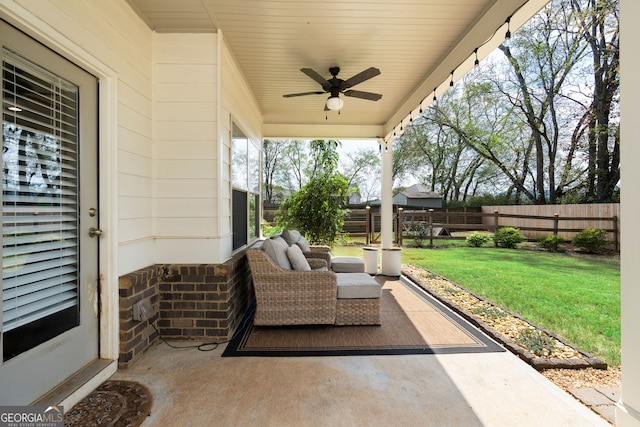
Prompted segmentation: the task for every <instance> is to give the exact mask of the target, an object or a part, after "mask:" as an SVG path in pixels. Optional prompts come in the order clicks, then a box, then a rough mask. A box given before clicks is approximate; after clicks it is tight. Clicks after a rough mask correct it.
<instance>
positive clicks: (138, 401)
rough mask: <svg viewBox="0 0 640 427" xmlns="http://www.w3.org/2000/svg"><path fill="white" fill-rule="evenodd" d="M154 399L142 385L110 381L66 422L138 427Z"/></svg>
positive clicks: (79, 404)
mask: <svg viewBox="0 0 640 427" xmlns="http://www.w3.org/2000/svg"><path fill="white" fill-rule="evenodd" d="M151 401H152V399H151V393H150V392H149V389H147V388H146V387H145V386H143V385H142V384H138V383H136V382H133V381H106V382H104V383H103V384H102V385H101V386H100V387H98V388H97V389H95V390H94V391H92V392H91V394H90V395H89V396H87V397H85V398H84V399H83V400H81V401H80V402H78V403H77V404H76V405H74V407H73V408H71V411H69V412H67V413H66V414H65V415H64V425H65V426H78V427H80V426H82V427H85V426H128V427H136V426H139V425H140V424H142V422H143V421H144V420H145V419H146V418H147V416H148V415H149V413H150V412H151Z"/></svg>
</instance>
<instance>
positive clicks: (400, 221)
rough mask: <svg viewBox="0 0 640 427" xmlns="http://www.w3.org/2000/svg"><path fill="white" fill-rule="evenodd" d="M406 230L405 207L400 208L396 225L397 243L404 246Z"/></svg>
mask: <svg viewBox="0 0 640 427" xmlns="http://www.w3.org/2000/svg"><path fill="white" fill-rule="evenodd" d="M403 231H404V208H398V225H397V226H396V244H397V245H398V246H400V247H402V233H403Z"/></svg>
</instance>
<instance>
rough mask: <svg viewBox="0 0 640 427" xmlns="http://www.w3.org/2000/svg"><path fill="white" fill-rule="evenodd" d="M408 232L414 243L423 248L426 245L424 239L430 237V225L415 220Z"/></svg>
mask: <svg viewBox="0 0 640 427" xmlns="http://www.w3.org/2000/svg"><path fill="white" fill-rule="evenodd" d="M407 233H408V234H409V237H410V238H411V239H413V244H414V245H415V246H416V247H418V248H422V247H424V241H425V240H427V239H428V238H429V225H427V224H424V223H421V222H414V223H412V224H411V225H410V226H409V230H408V231H407Z"/></svg>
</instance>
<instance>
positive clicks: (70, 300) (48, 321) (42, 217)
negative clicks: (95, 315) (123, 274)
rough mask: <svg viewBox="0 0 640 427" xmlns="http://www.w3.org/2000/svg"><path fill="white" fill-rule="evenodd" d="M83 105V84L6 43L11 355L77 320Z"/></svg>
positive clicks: (5, 319)
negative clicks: (80, 102) (80, 119)
mask: <svg viewBox="0 0 640 427" xmlns="http://www.w3.org/2000/svg"><path fill="white" fill-rule="evenodd" d="M78 113H79V112H78V88H77V86H75V85H73V84H71V83H69V82H67V81H65V80H64V79H62V78H60V77H58V76H56V75H54V74H52V73H50V72H48V71H47V70H45V69H43V68H41V67H39V66H37V65H35V64H33V63H31V62H29V61H27V60H25V59H24V58H21V57H20V56H18V55H16V54H14V53H12V52H10V51H8V50H6V49H4V50H3V52H2V230H3V236H2V239H3V240H2V251H3V252H2V255H3V257H2V332H3V334H4V338H5V339H4V352H3V353H4V355H3V356H4V360H7V359H8V358H11V357H13V356H15V355H16V354H19V353H21V352H23V351H26V350H28V349H29V348H32V347H34V346H36V345H38V344H40V343H42V342H45V341H47V340H49V339H51V338H53V337H54V336H56V335H58V334H60V333H62V332H64V331H65V330H68V329H70V328H72V327H74V326H76V325H77V324H78V319H79V317H78V312H79V310H78V308H79V303H78V256H79V255H78V251H77V247H78V237H77V230H78V152H77V151H78V150H77V147H78ZM25 335H30V336H31V338H30V339H28V340H25V339H24V338H20V339H16V340H12V339H11V337H12V336H16V337H17V336H21V337H24V336H25ZM26 341H28V342H26Z"/></svg>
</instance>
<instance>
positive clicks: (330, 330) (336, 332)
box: [222, 276, 505, 357]
mask: <svg viewBox="0 0 640 427" xmlns="http://www.w3.org/2000/svg"><path fill="white" fill-rule="evenodd" d="M376 280H378V281H379V282H380V283H383V287H382V300H381V301H380V305H381V320H382V325H381V326H331V325H317V326H255V325H254V324H253V321H252V318H253V310H249V311H248V313H247V315H246V316H245V319H243V321H242V322H241V326H240V328H239V329H238V331H237V332H236V334H235V335H234V338H233V339H232V340H231V341H230V342H229V344H228V345H227V348H226V349H225V351H224V353H223V354H222V356H223V357H225V356H357V355H393V354H435V353H437V354H443V353H484V352H500V351H505V350H504V349H503V348H502V347H500V346H499V345H498V344H496V343H495V342H494V341H493V340H491V339H490V338H489V337H487V336H486V335H484V334H483V333H482V332H480V331H479V330H477V329H476V328H474V327H473V326H471V325H470V324H468V323H467V322H466V321H465V320H464V319H462V318H461V317H459V316H458V315H457V314H456V313H454V312H452V311H451V310H450V309H449V308H447V307H445V306H444V305H443V304H441V303H440V302H439V301H438V300H436V299H434V298H433V297H432V296H430V295H429V294H427V293H426V292H424V291H423V290H421V289H419V288H417V287H416V286H415V285H414V284H412V283H410V282H409V281H407V280H405V279H403V278H401V279H399V280H398V279H394V278H386V277H384V276H377V277H376Z"/></svg>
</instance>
